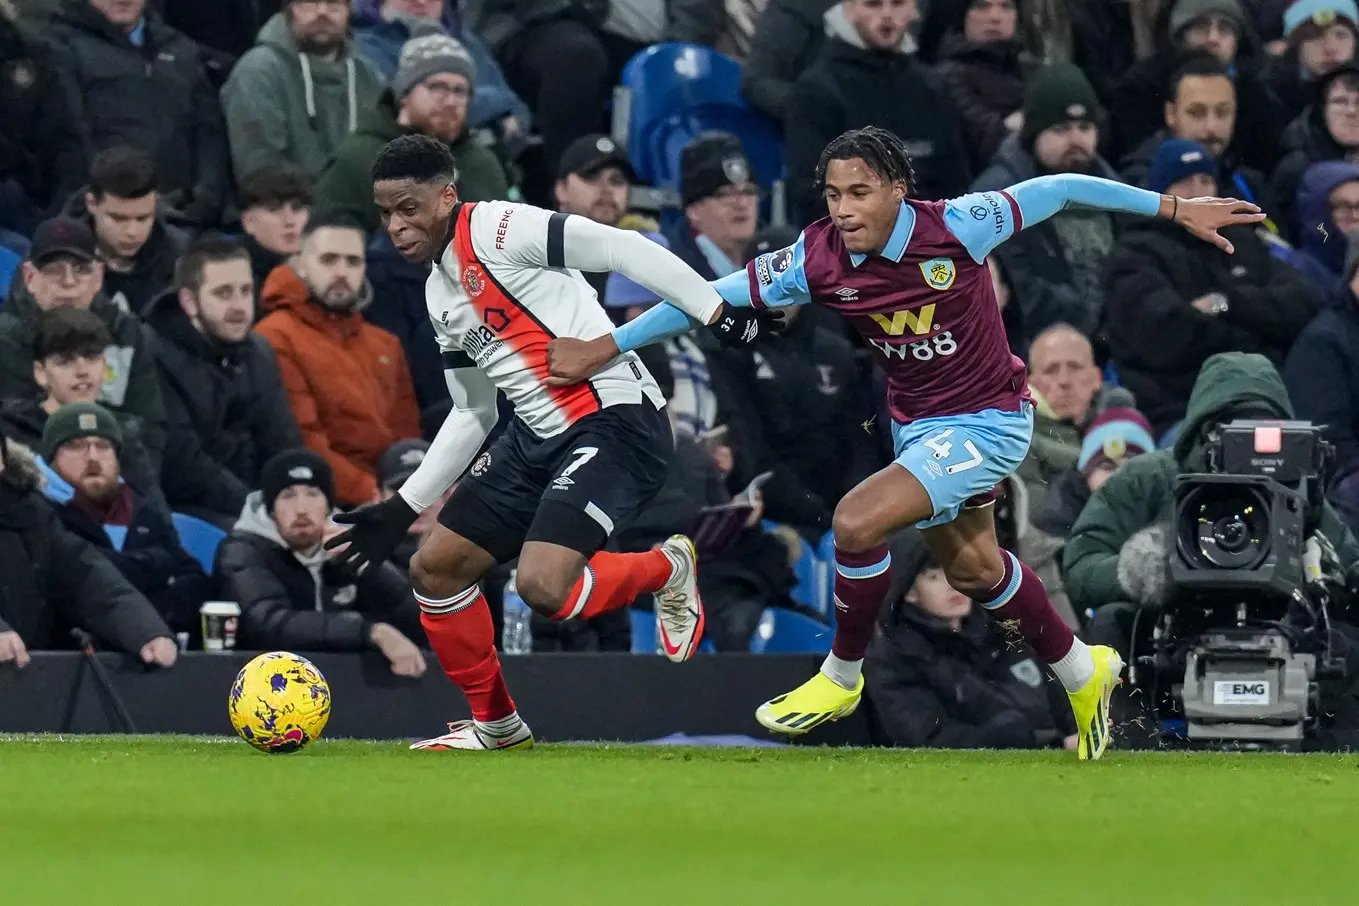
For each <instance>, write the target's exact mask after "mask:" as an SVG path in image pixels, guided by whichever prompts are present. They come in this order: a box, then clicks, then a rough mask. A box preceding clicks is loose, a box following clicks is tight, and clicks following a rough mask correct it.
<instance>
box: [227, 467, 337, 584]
mask: <svg viewBox="0 0 1359 906" xmlns="http://www.w3.org/2000/svg"><path fill="white" fill-rule="evenodd" d="M234 530H235V531H238V532H244V533H246V534H249V535H256V536H258V537H260V538H264V539H266V540H268V541H272V542H273V543H274V544H277V545H278V546H279V547H280V548H282V549H283V550H288V545H287V543H286V542H285V541H284V540H283V536H282V535H280V534H279V533H278V523H276V522H274V517H273V516H270V515H269V510H268V509H266V508H265V506H264V492H263V491H251V492H250V496H248V497H246V498H245V506H243V507H241V515H240V518H238V519H237V520H236V525H235V526H234ZM291 553H292V555H293V556H294V557H296V558H297V562H298V563H301V564H302V565H303V566H305V567H306V568H307V572H309V573H311V581H312V584H313V585H314V586H315V587H316V591H315V595H314V598H315V601H316V609H317V610H324V609H325V602H324V599H323V596H322V590H323V589H324V588H325V582H324V581H323V580H322V579H321V568H322V567H323V566H325V565H326V550H325V548H324V547H318V548H317V549H316V550H314V551H312V552H311V553H309V554H304V553H302V552H301V551H291Z"/></svg>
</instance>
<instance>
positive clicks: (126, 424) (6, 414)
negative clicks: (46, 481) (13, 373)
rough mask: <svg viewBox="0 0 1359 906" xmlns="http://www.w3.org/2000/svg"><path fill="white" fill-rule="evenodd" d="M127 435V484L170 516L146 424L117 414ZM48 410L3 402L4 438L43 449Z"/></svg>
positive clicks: (33, 403)
mask: <svg viewBox="0 0 1359 906" xmlns="http://www.w3.org/2000/svg"><path fill="white" fill-rule="evenodd" d="M113 417H114V418H116V419H117V420H118V427H119V429H120V430H121V431H122V432H123V447H122V450H121V451H120V452H119V453H118V464H119V466H120V467H121V469H122V473H123V480H124V481H125V482H127V483H128V484H129V485H131V486H132V488H133V489H134V490H136V491H137V493H138V494H140V495H141V496H143V497H145V498H147V499H148V500H150V501H151V504H152V505H153V506H154V507H155V508H156V509H158V510H160V511H161V512H162V513H165V514H169V512H170V505H169V503H168V502H167V501H166V499H165V494H164V493H163V489H162V488H161V486H160V473H159V471H157V470H156V469H155V468H153V466H152V459H151V454H150V453H149V452H148V451H147V449H146V444H144V443H143V442H142V421H141V419H139V418H137V417H136V416H134V415H127V414H126V413H123V412H115V413H113ZM47 418H48V415H47V410H45V409H43V407H42V401H41V400H36V399H32V398H29V397H25V398H23V399H8V400H4V401H0V422H3V423H4V432H3V433H4V434H5V435H6V436H7V437H11V438H13V439H14V440H17V441H18V442H19V443H21V444H23V445H24V446H26V447H28V448H29V449H33V450H36V449H38V448H40V447H41V446H42V429H43V428H44V427H45V426H46V425H47Z"/></svg>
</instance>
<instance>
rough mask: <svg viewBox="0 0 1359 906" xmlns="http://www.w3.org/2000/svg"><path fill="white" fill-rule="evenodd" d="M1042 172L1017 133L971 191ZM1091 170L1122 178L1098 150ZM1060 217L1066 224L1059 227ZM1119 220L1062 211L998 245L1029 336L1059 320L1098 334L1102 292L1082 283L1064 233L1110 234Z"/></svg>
mask: <svg viewBox="0 0 1359 906" xmlns="http://www.w3.org/2000/svg"><path fill="white" fill-rule="evenodd" d="M1041 173H1042V171H1041V169H1040V166H1039V163H1038V159H1037V158H1036V157H1034V155H1033V152H1032V150H1031V149H1030V148H1029V147H1027V146H1026V145H1025V143H1024V142H1023V140H1022V138H1021V137H1020V135H1019V134H1018V133H1015V134H1012V135H1010V136H1009V137H1008V138H1006V139H1005V140H1004V141H1003V142H1001V143H1000V149H999V150H998V151H997V152H996V156H995V157H994V158H993V159H992V160H991V165H990V166H989V167H987V168H986V170H984V171H983V172H982V174H981V175H980V176H978V177H977V179H976V180H975V181H974V182H973V183H972V191H974V192H987V191H992V190H995V189H1006V188H1009V187H1010V186H1013V185H1015V184H1016V183H1020V182H1023V181H1024V180H1026V179H1033V178H1034V177H1035V176H1039V175H1041ZM1092 175H1094V176H1102V177H1104V178H1105V179H1112V180H1118V174H1117V173H1115V172H1114V170H1113V168H1112V167H1110V166H1109V164H1108V163H1107V162H1106V161H1105V160H1104V158H1102V157H1099V156H1098V155H1096V157H1095V161H1094V168H1093V170H1092ZM1061 220H1064V221H1065V224H1064V225H1062V226H1061V227H1060V228H1059V223H1058V222H1059V221H1061ZM1120 223H1121V220H1120V219H1118V218H1115V217H1113V216H1112V215H1110V214H1107V213H1105V212H1103V211H1088V210H1076V211H1063V212H1061V213H1060V214H1058V215H1056V216H1055V217H1050V218H1048V219H1047V220H1045V221H1043V222H1042V223H1040V224H1038V225H1036V226H1032V227H1029V228H1028V229H1026V230H1024V231H1023V232H1022V233H1018V234H1016V235H1015V236H1013V237H1011V238H1010V240H1009V241H1008V242H1005V243H1004V244H1002V245H1001V246H1000V247H999V248H997V249H996V251H995V252H994V253H993V254H994V255H995V256H996V259H997V260H998V261H1000V262H1001V263H1002V264H1003V265H1004V267H1005V272H1006V274H1007V275H1008V276H1009V278H1010V283H1011V285H1012V288H1013V290H1014V294H1013V296H1012V297H1011V299H1010V304H1011V305H1019V306H1021V307H1022V308H1023V310H1024V329H1025V331H1026V332H1027V333H1028V335H1029V336H1030V337H1036V336H1038V334H1040V333H1042V332H1043V331H1044V330H1045V329H1047V328H1048V327H1051V326H1052V325H1053V324H1057V323H1066V324H1070V325H1072V326H1073V327H1075V328H1077V329H1078V330H1080V331H1081V332H1082V333H1084V334H1086V335H1087V336H1092V335H1094V332H1095V329H1096V327H1097V326H1098V324H1099V317H1100V309H1101V308H1102V307H1103V300H1102V299H1101V298H1100V297H1099V296H1100V294H1099V293H1098V291H1096V292H1095V293H1093V294H1091V293H1089V292H1084V291H1082V289H1081V288H1079V287H1078V285H1077V273H1078V271H1077V269H1076V268H1075V267H1073V266H1072V264H1073V262H1072V261H1071V259H1070V257H1069V256H1068V254H1067V249H1066V246H1065V244H1064V242H1063V238H1062V236H1063V232H1064V231H1065V230H1067V229H1068V227H1069V228H1070V230H1072V231H1075V232H1077V233H1080V234H1084V235H1088V236H1094V235H1095V234H1096V233H1097V232H1101V233H1103V234H1104V235H1106V236H1107V235H1108V233H1109V232H1110V231H1113V230H1115V228H1116V227H1117V226H1119V225H1120ZM1101 224H1102V225H1101ZM1097 225H1099V229H1098V230H1097V229H1096V227H1097ZM1087 279H1089V280H1094V279H1096V278H1095V277H1093V276H1089V277H1088V278H1087ZM1096 289H1097V290H1098V287H1097V288H1096Z"/></svg>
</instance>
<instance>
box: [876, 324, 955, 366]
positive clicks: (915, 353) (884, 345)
mask: <svg viewBox="0 0 1359 906" xmlns="http://www.w3.org/2000/svg"><path fill="white" fill-rule="evenodd" d="M868 342H869V343H871V344H873V346H874V347H876V348H877V349H880V350H882V354H883V355H885V356H887V357H888V358H889V359H890V358H898V359H905V358H906V357H907V356H908V355H909V356H910V357H912V358H914V359H916V360H918V361H921V362H928V361H930V360H931V359H933V358H935V357H936V356H951V355H953V354H954V353H955V352H957V351H958V341H957V340H955V339H953V332H952V331H950V330H944V331H940V332H939V333H937V334H935V335H934V336H932V337H928V338H926V339H923V340H917V341H916V342H914V343H889V342H888V341H886V340H869V341H868Z"/></svg>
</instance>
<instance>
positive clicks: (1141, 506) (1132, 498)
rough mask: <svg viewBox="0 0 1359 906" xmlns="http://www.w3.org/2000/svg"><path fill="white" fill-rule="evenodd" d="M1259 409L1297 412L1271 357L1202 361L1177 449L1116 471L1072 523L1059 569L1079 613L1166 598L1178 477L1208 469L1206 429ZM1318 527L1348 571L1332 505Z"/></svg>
mask: <svg viewBox="0 0 1359 906" xmlns="http://www.w3.org/2000/svg"><path fill="white" fill-rule="evenodd" d="M1139 402H1140V397H1139ZM1262 405H1263V406H1264V407H1267V408H1269V409H1271V410H1273V411H1274V412H1276V413H1278V415H1279V417H1281V418H1292V417H1293V415H1294V412H1293V406H1292V405H1291V403H1290V402H1289V398H1288V391H1287V390H1286V389H1285V387H1284V382H1283V379H1282V378H1281V377H1280V376H1279V372H1278V371H1277V370H1276V369H1275V368H1274V366H1273V365H1272V364H1271V363H1270V361H1269V360H1268V359H1266V358H1265V357H1263V356H1260V355H1255V354H1247V353H1242V352H1228V353H1222V354H1219V355H1215V356H1213V357H1211V358H1210V359H1208V361H1207V362H1205V363H1204V365H1203V368H1202V370H1201V371H1200V372H1199V375H1198V379H1197V380H1196V381H1195V382H1194V389H1193V392H1192V393H1191V394H1190V396H1189V408H1188V412H1187V413H1186V415H1185V422H1184V426H1183V428H1182V429H1181V431H1180V433H1179V436H1178V437H1177V438H1176V441H1175V446H1174V447H1173V448H1172V449H1170V450H1157V451H1156V452H1154V453H1146V454H1143V455H1142V456H1138V457H1135V458H1133V459H1131V460H1129V461H1128V462H1126V463H1124V464H1123V465H1122V466H1120V467H1119V469H1118V471H1116V472H1114V474H1113V475H1111V476H1110V477H1109V480H1108V481H1106V482H1105V483H1104V484H1103V485H1102V486H1101V487H1100V489H1099V490H1098V491H1096V492H1095V493H1094V494H1092V495H1091V497H1090V501H1089V503H1087V504H1086V506H1085V508H1084V509H1083V510H1082V511H1081V514H1080V516H1079V518H1077V519H1076V524H1075V525H1074V526H1072V529H1071V534H1070V537H1069V539H1068V540H1067V543H1066V548H1065V550H1064V552H1063V557H1062V566H1063V572H1064V573H1065V575H1066V590H1067V594H1068V595H1069V596H1070V598H1071V603H1072V604H1073V605H1074V606H1075V607H1076V609H1077V610H1085V609H1087V608H1100V607H1103V606H1104V605H1106V604H1111V603H1114V602H1123V601H1131V602H1134V603H1138V604H1144V605H1147V606H1155V605H1157V604H1159V603H1162V602H1163V601H1164V598H1165V595H1166V593H1167V591H1168V589H1167V584H1168V580H1167V563H1168V547H1167V541H1166V533H1167V527H1168V526H1169V525H1170V522H1171V519H1172V516H1173V512H1172V511H1173V502H1174V487H1175V476H1177V475H1180V474H1183V473H1188V472H1202V471H1205V470H1206V468H1207V442H1206V438H1207V435H1208V432H1209V431H1210V430H1212V429H1213V428H1215V427H1216V426H1217V425H1219V424H1221V423H1223V422H1225V421H1230V420H1231V413H1232V412H1233V411H1234V410H1238V409H1240V408H1242V407H1246V406H1256V407H1259V406H1262ZM1320 530H1321V532H1322V533H1323V534H1324V535H1325V536H1326V537H1327V538H1328V539H1330V541H1331V542H1332V544H1334V545H1335V548H1336V551H1337V553H1338V555H1339V559H1340V562H1341V566H1342V567H1343V568H1345V569H1346V570H1350V569H1352V568H1353V567H1354V566H1355V565H1356V564H1357V563H1359V544H1356V543H1355V540H1354V537H1353V536H1352V535H1351V534H1350V532H1349V530H1348V529H1346V528H1345V526H1344V524H1343V523H1342V522H1341V521H1340V519H1339V517H1338V516H1337V515H1336V513H1335V511H1334V510H1332V509H1331V507H1330V505H1329V504H1328V505H1327V506H1326V509H1325V512H1324V514H1323V516H1322V520H1321V525H1320ZM1169 543H1171V544H1173V543H1174V542H1173V540H1172V541H1170V542H1169Z"/></svg>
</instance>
